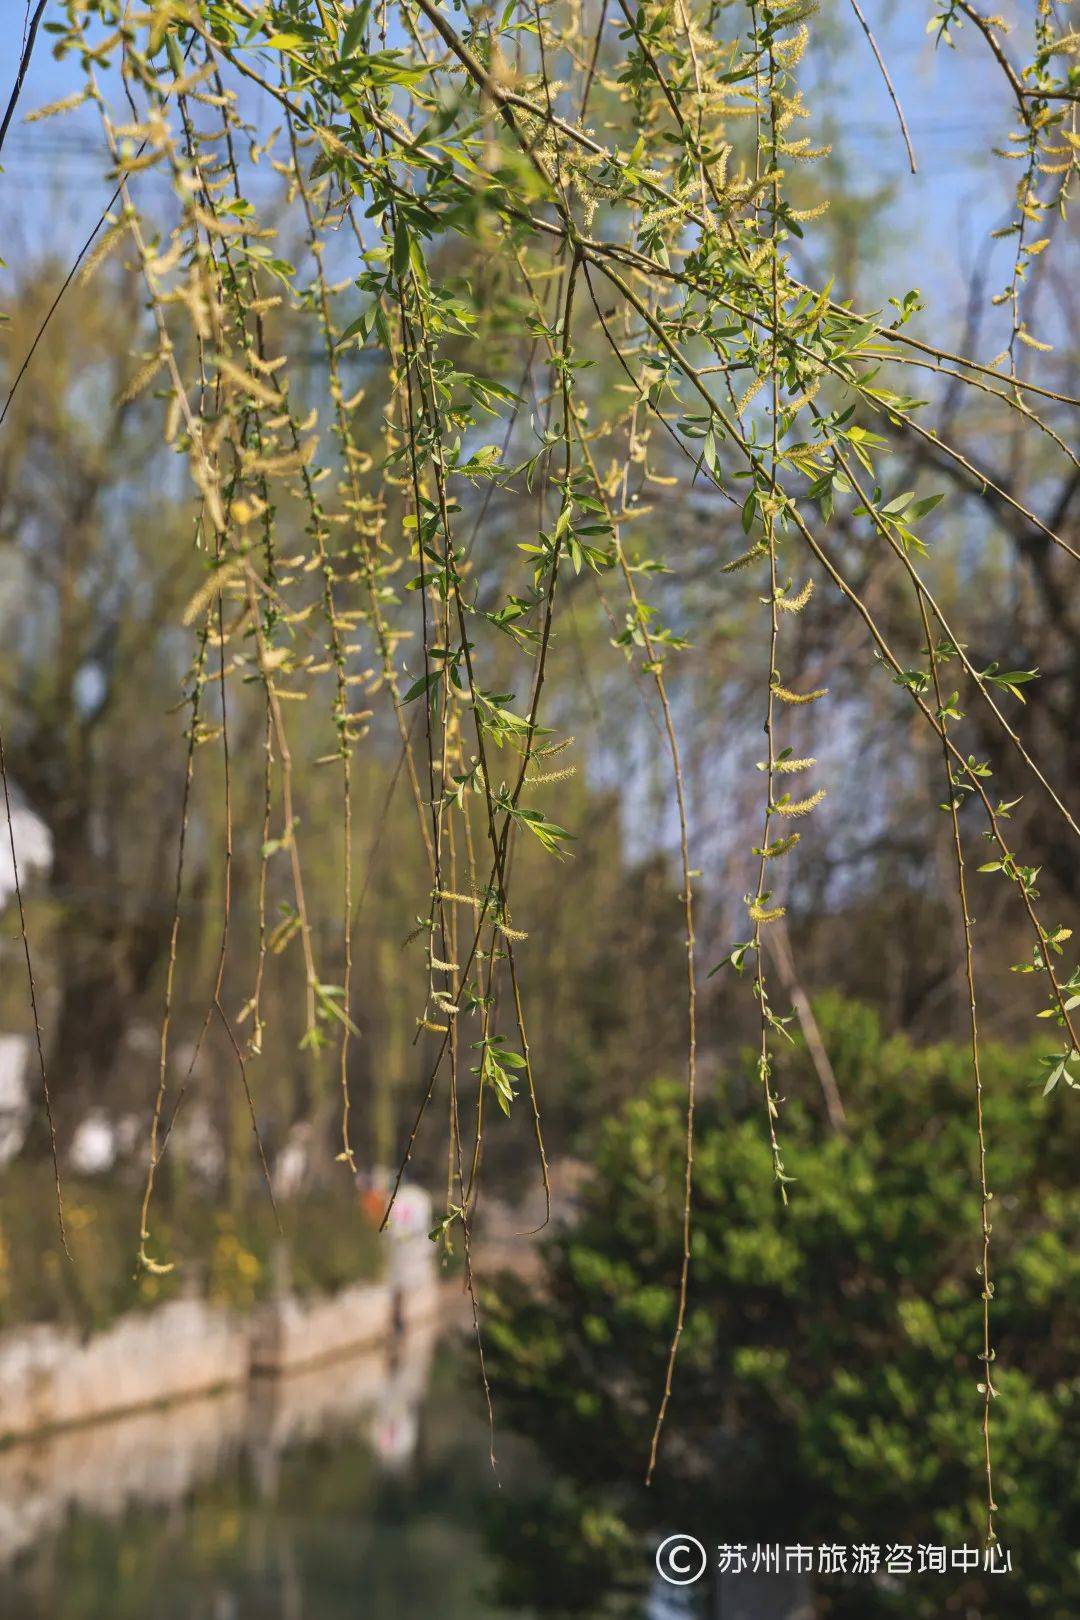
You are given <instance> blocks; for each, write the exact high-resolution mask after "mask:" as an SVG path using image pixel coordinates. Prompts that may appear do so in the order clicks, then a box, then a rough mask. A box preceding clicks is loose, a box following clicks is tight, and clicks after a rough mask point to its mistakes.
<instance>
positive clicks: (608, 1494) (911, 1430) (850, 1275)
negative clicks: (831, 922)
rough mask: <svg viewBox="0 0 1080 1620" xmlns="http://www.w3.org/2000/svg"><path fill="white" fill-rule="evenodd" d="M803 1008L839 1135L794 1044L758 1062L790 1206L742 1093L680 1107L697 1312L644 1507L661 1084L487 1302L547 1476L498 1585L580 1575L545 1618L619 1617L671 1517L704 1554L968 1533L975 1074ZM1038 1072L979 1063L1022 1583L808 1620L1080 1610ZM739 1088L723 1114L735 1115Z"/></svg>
mask: <svg viewBox="0 0 1080 1620" xmlns="http://www.w3.org/2000/svg"><path fill="white" fill-rule="evenodd" d="M820 1017H821V1021H822V1024H823V1027H824V1031H825V1037H826V1042H827V1045H828V1047H829V1050H830V1052H831V1054H832V1056H833V1061H834V1063H835V1066H836V1069H837V1075H838V1080H839V1083H840V1087H841V1090H842V1093H843V1097H844V1101H845V1104H846V1107H847V1112H848V1117H849V1124H850V1137H849V1140H847V1141H841V1140H839V1139H837V1138H836V1137H835V1136H832V1135H830V1134H829V1132H828V1130H827V1128H826V1127H825V1125H824V1124H823V1122H822V1117H821V1109H820V1106H819V1099H818V1095H817V1085H816V1081H815V1079H814V1076H813V1072H812V1070H811V1069H810V1067H809V1064H808V1062H807V1059H806V1056H805V1054H804V1053H802V1052H799V1051H794V1052H792V1053H791V1054H790V1055H789V1056H788V1057H787V1058H786V1059H785V1060H784V1061H783V1063H782V1064H781V1065H780V1066H779V1068H778V1090H779V1092H780V1094H781V1096H782V1097H783V1099H784V1102H783V1105H782V1114H781V1121H780V1129H781V1135H782V1139H783V1148H784V1156H785V1163H786V1165H787V1168H788V1170H789V1172H790V1174H791V1175H793V1176H794V1177H795V1178H796V1182H795V1184H794V1186H792V1187H791V1188H790V1193H791V1202H790V1205H789V1207H788V1208H786V1209H785V1208H783V1207H782V1206H781V1204H780V1202H779V1200H778V1198H777V1196H776V1189H775V1183H774V1182H773V1180H772V1175H771V1164H770V1155H769V1150H768V1145H767V1139H766V1132H765V1121H764V1113H763V1107H762V1105H761V1103H760V1093H758V1099H759V1101H758V1107H757V1108H756V1109H754V1108H751V1107H750V1098H751V1097H752V1095H753V1092H752V1088H746V1087H744V1086H743V1085H742V1077H741V1076H739V1075H735V1076H732V1077H731V1083H730V1084H728V1085H727V1086H726V1087H725V1086H719V1087H717V1088H716V1092H715V1094H714V1095H712V1096H710V1097H708V1098H706V1100H705V1102H704V1104H703V1106H702V1108H701V1111H700V1114H699V1132H698V1144H697V1150H696V1155H695V1159H696V1163H695V1169H696V1183H695V1189H696V1190H695V1219H694V1240H693V1254H694V1263H693V1269H692V1277H691V1288H690V1301H689V1313H688V1317H687V1326H686V1332H685V1335H684V1338H683V1344H682V1351H681V1356H680V1361H679V1366H678V1370H677V1374H676V1380H675V1391H674V1396H673V1399H672V1403H671V1408H670V1411H669V1414H668V1419H667V1427H666V1431H665V1435H664V1439H663V1444H662V1449H661V1461H660V1466H659V1469H658V1472H657V1476H656V1480H655V1482H654V1485H653V1487H652V1489H651V1490H649V1491H645V1490H644V1488H643V1484H642V1481H643V1475H644V1470H645V1461H646V1452H647V1446H648V1438H649V1434H650V1432H651V1427H652V1419H653V1415H654V1412H655V1408H656V1404H657V1401H658V1397H659V1393H660V1389H661V1385H662V1379H663V1363H664V1357H665V1351H666V1338H667V1330H668V1329H669V1328H670V1324H671V1319H672V1314H673V1302H674V1301H673V1296H674V1287H675V1282H676V1278H677V1274H678V1262H679V1255H680V1252H681V1181H682V1175H683V1125H682V1119H681V1113H682V1110H681V1105H680V1088H679V1087H678V1086H675V1085H671V1084H661V1085H658V1086H656V1087H655V1088H654V1089H653V1090H652V1091H651V1092H650V1094H649V1095H647V1096H646V1097H644V1098H642V1099H641V1100H639V1101H637V1102H634V1103H633V1104H631V1105H630V1106H629V1107H627V1108H626V1109H625V1110H624V1111H623V1113H622V1114H621V1115H620V1117H618V1118H617V1119H615V1120H614V1121H612V1122H611V1124H610V1125H609V1126H608V1127H607V1128H606V1130H605V1131H604V1133H603V1138H602V1141H601V1144H600V1147H599V1152H598V1155H597V1160H596V1173H595V1176H594V1178H593V1180H592V1182H591V1186H590V1188H589V1190H588V1192H587V1194H586V1196H585V1200H584V1207H583V1210H582V1214H581V1218H580V1221H579V1222H578V1223H577V1224H575V1226H574V1227H573V1229H572V1230H570V1231H568V1232H565V1233H561V1234H559V1235H558V1236H556V1237H555V1238H554V1239H553V1240H552V1241H551V1242H550V1243H549V1244H548V1246H547V1249H546V1266H545V1274H544V1277H543V1281H542V1283H541V1284H540V1285H539V1286H538V1287H536V1288H532V1289H530V1288H529V1287H527V1286H526V1285H524V1284H522V1283H520V1282H514V1281H512V1280H510V1279H506V1280H505V1281H504V1282H502V1283H501V1284H500V1293H499V1299H498V1301H497V1302H496V1306H495V1309H494V1311H493V1313H492V1322H491V1329H490V1338H491V1341H492V1343H491V1354H490V1361H491V1368H492V1372H493V1376H494V1390H495V1398H496V1411H497V1414H498V1415H500V1416H501V1420H502V1422H503V1423H504V1424H509V1425H510V1426H512V1427H514V1428H516V1429H518V1430H520V1431H522V1432H524V1433H527V1434H529V1435H530V1436H532V1438H533V1439H534V1440H535V1441H536V1443H537V1444H538V1446H539V1447H540V1449H541V1452H542V1454H543V1457H544V1458H545V1459H546V1462H547V1463H548V1464H549V1465H550V1467H551V1471H552V1474H553V1480H552V1484H551V1486H550V1488H545V1491H544V1493H543V1497H542V1498H540V1497H537V1499H536V1500H535V1501H532V1502H530V1503H527V1504H524V1505H522V1504H517V1505H516V1506H515V1505H514V1504H508V1509H509V1511H508V1512H507V1513H506V1514H504V1515H503V1516H502V1518H503V1521H504V1522H503V1523H502V1525H501V1531H500V1534H501V1535H502V1537H503V1538H504V1543H505V1544H506V1545H508V1546H509V1548H510V1551H509V1554H508V1555H506V1556H505V1557H504V1564H503V1570H504V1574H503V1580H504V1586H505V1588H506V1591H507V1594H508V1595H520V1594H521V1593H522V1592H524V1591H528V1592H529V1594H530V1596H531V1597H532V1600H533V1601H534V1602H535V1601H536V1592H537V1590H538V1589H539V1588H540V1587H542V1586H543V1585H544V1583H543V1582H536V1581H533V1580H530V1579H528V1578H527V1574H526V1573H523V1572H525V1571H526V1570H527V1566H528V1563H529V1560H530V1559H531V1558H532V1557H533V1556H534V1551H533V1550H534V1549H535V1556H539V1552H540V1550H541V1549H546V1552H545V1553H544V1556H545V1557H548V1558H553V1557H556V1556H559V1557H562V1556H564V1554H565V1560H566V1567H567V1568H568V1569H571V1570H572V1571H573V1576H574V1578H573V1582H572V1587H573V1591H574V1593H575V1602H574V1603H572V1604H571V1603H568V1602H567V1601H566V1600H565V1599H560V1598H559V1596H558V1594H554V1593H553V1594H552V1597H551V1602H552V1603H553V1604H554V1605H555V1606H556V1607H557V1608H561V1609H563V1610H565V1611H567V1612H578V1613H584V1612H588V1613H591V1614H600V1613H617V1612H629V1613H633V1612H640V1610H639V1609H637V1608H635V1604H636V1603H638V1602H639V1599H638V1598H635V1596H634V1595H633V1593H632V1592H631V1593H627V1590H626V1587H627V1581H626V1577H627V1571H628V1569H637V1570H639V1571H640V1572H641V1579H642V1580H644V1579H645V1576H646V1573H647V1572H648V1569H649V1559H648V1544H647V1540H646V1538H647V1535H648V1534H649V1533H650V1532H656V1531H659V1530H660V1529H663V1528H665V1527H666V1528H669V1529H670V1528H671V1527H676V1528H678V1529H685V1530H688V1531H691V1532H693V1533H695V1534H697V1535H698V1536H699V1538H700V1539H701V1540H702V1541H703V1542H705V1543H706V1544H709V1543H712V1544H715V1543H717V1542H735V1541H742V1542H748V1543H751V1544H753V1543H754V1542H757V1541H762V1542H764V1541H777V1540H779V1541H781V1542H795V1541H802V1542H804V1543H805V1542H823V1541H835V1542H840V1543H848V1544H852V1543H856V1542H868V1543H875V1542H876V1543H878V1544H880V1545H881V1546H882V1548H884V1547H885V1546H886V1545H887V1544H895V1543H912V1544H915V1545H917V1544H918V1543H920V1542H935V1543H939V1544H944V1545H947V1546H957V1545H961V1544H963V1543H965V1542H966V1543H968V1544H969V1545H970V1544H976V1543H978V1542H979V1540H980V1538H981V1533H982V1528H983V1525H984V1520H985V1506H984V1504H985V1480H984V1476H983V1471H982V1462H981V1442H982V1437H981V1432H980V1417H981V1407H982V1397H981V1396H980V1394H979V1391H978V1387H977V1386H978V1384H979V1382H980V1381H981V1379H982V1377H983V1369H982V1363H981V1362H980V1361H979V1359H978V1354H979V1351H980V1350H981V1347H982V1340H981V1331H982V1330H981V1303H980V1278H979V1276H978V1275H977V1273H976V1266H977V1264H978V1262H979V1260H980V1258H981V1254H980V1241H979V1220H980V1217H979V1199H978V1193H977V1181H976V1164H975V1132H974V1099H973V1089H972V1081H971V1075H970V1068H969V1062H968V1058H967V1055H966V1053H965V1052H964V1051H963V1050H962V1049H960V1048H958V1047H956V1046H952V1045H939V1046H933V1047H927V1048H923V1049H917V1048H915V1047H913V1046H912V1045H911V1044H910V1043H909V1042H908V1041H907V1040H905V1039H903V1038H900V1037H893V1038H885V1037H884V1036H883V1035H882V1033H881V1030H880V1026H879V1023H878V1021H877V1018H876V1016H875V1015H874V1014H873V1013H871V1012H869V1011H867V1010H866V1009H864V1008H861V1007H857V1006H851V1005H845V1004H843V1003H841V1002H839V1001H838V1000H832V1001H826V1003H825V1004H824V1005H823V1006H822V1007H821V1008H820ZM746 1071H747V1073H749V1074H751V1075H752V1074H753V1063H752V1060H751V1059H748V1060H747V1064H746ZM1038 1072H1039V1071H1038V1062H1037V1059H1036V1058H1035V1057H1034V1056H1033V1055H1030V1054H1017V1053H1010V1052H1008V1051H1006V1050H1004V1049H1001V1048H994V1047H990V1048H988V1049H987V1051H986V1053H985V1057H984V1086H985V1092H986V1133H987V1142H988V1157H989V1175H990V1186H991V1189H992V1191H993V1193H994V1199H993V1205H992V1209H993V1212H994V1213H993V1235H992V1264H991V1275H992V1277H993V1279H994V1284H995V1293H994V1298H993V1301H992V1342H993V1344H994V1346H995V1349H996V1354H997V1359H996V1361H995V1363H994V1369H993V1382H994V1385H995V1386H996V1388H997V1390H998V1392H999V1395H998V1399H997V1400H996V1401H995V1402H994V1403H993V1408H992V1416H993V1427H992V1433H993V1447H994V1481H995V1494H996V1500H997V1503H998V1506H999V1509H1000V1512H999V1516H998V1530H999V1535H1000V1537H1001V1541H1002V1545H1003V1546H1004V1547H1007V1548H1008V1549H1009V1550H1010V1551H1011V1554H1012V1561H1013V1570H1014V1573H1013V1574H1012V1575H1011V1576H997V1577H991V1576H984V1575H982V1574H981V1573H978V1574H976V1575H974V1576H971V1577H965V1576H963V1575H961V1574H959V1573H956V1574H949V1575H946V1576H941V1575H938V1576H933V1577H930V1576H927V1577H924V1578H923V1579H922V1580H921V1581H920V1580H919V1579H917V1578H911V1579H906V1580H904V1581H902V1582H901V1583H900V1585H899V1587H898V1588H897V1589H896V1590H893V1591H890V1590H888V1589H886V1588H885V1587H883V1586H882V1587H875V1586H873V1585H872V1584H871V1583H870V1582H868V1581H867V1580H866V1579H865V1578H863V1579H861V1580H859V1581H858V1582H853V1583H851V1584H850V1585H845V1583H844V1582H843V1581H842V1580H836V1581H827V1580H826V1581H819V1585H818V1604H819V1609H818V1612H819V1613H820V1614H822V1615H829V1616H841V1615H843V1616H845V1617H848V1616H850V1617H852V1620H854V1617H855V1616H859V1617H860V1620H861V1617H864V1616H879V1615H880V1616H883V1617H884V1616H893V1615H897V1616H901V1615H902V1616H904V1617H905V1620H922V1617H926V1620H930V1617H933V1620H938V1617H940V1616H941V1615H944V1614H954V1613H955V1614H957V1615H963V1616H965V1620H977V1617H983V1616H986V1617H989V1616H994V1617H995V1620H999V1617H1004V1616H1009V1617H1012V1616H1015V1617H1021V1616H1024V1617H1026V1616H1031V1617H1034V1616H1039V1617H1040V1620H1066V1617H1073V1616H1075V1615H1076V1614H1077V1613H1080V1558H1078V1555H1077V1552H1076V1542H1077V1538H1076V1535H1075V1531H1076V1528H1077V1523H1078V1520H1080V1483H1078V1470H1077V1457H1078V1455H1080V1444H1078V1442H1080V1432H1078V1429H1080V1425H1078V1415H1080V1398H1078V1397H1080V1377H1078V1374H1077V1367H1076V1356H1075V1352H1076V1347H1077V1345H1078V1343H1080V1334H1078V1332H1077V1314H1076V1313H1077V1299H1078V1297H1080V1296H1078V1289H1077V1284H1078V1281H1080V1257H1078V1255H1077V1252H1076V1247H1075V1238H1076V1234H1077V1230H1078V1222H1077V1213H1078V1198H1077V1192H1076V1188H1075V1170H1076V1164H1077V1162H1078V1156H1077V1152H1076V1146H1077V1140H1076V1139H1077V1130H1076V1111H1075V1110H1074V1109H1070V1107H1069V1106H1068V1105H1069V1103H1070V1102H1071V1099H1070V1098H1068V1097H1065V1098H1059V1097H1057V1096H1054V1097H1051V1098H1047V1099H1045V1100H1043V1099H1041V1097H1040V1093H1039V1090H1038V1088H1037V1087H1036V1086H1035V1085H1034V1084H1033V1082H1034V1080H1035V1078H1036V1076H1037V1075H1038ZM737 1094H741V1095H742V1097H743V1099H744V1102H745V1107H742V1108H736V1107H734V1106H733V1105H732V1104H731V1102H730V1101H729V1100H728V1099H729V1098H730V1097H731V1096H732V1095H737ZM589 1524H592V1525H594V1526H595V1525H596V1524H602V1525H604V1526H605V1527H606V1528H605V1533H604V1535H602V1536H599V1535H591V1536H590V1535H589V1534H587V1533H586V1531H587V1527H588V1525H589ZM628 1535H629V1536H632V1537H633V1538H635V1540H634V1541H633V1542H631V1543H630V1544H631V1545H635V1544H636V1547H637V1550H638V1555H637V1556H636V1557H629V1558H628V1556H627V1545H628V1542H627V1537H628ZM507 1537H508V1538H509V1541H508V1542H506V1538H507ZM556 1547H557V1548H558V1552H557V1553H556V1551H555V1548H556ZM515 1549H516V1551H515ZM547 1584H548V1585H549V1586H550V1585H551V1584H552V1583H550V1582H549V1583H547Z"/></svg>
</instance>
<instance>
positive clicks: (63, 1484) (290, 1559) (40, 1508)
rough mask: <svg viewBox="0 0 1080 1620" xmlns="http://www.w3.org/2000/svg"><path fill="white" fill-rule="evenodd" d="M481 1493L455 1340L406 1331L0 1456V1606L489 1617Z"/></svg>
mask: <svg viewBox="0 0 1080 1620" xmlns="http://www.w3.org/2000/svg"><path fill="white" fill-rule="evenodd" d="M507 1464H509V1466H510V1467H511V1468H512V1466H513V1460H512V1456H511V1457H508V1458H507V1462H506V1463H504V1468H505V1467H506V1466H507ZM490 1489H491V1483H490V1475H489V1474H488V1473H487V1463H486V1436H485V1434H484V1432H483V1427H482V1424H480V1423H479V1421H478V1420H477V1419H476V1418H475V1417H474V1416H473V1413H472V1409H471V1405H470V1404H469V1403H468V1402H467V1401H466V1400H465V1399H464V1397H463V1395H462V1392H461V1388H460V1380H459V1368H458V1365H457V1355H456V1351H455V1350H454V1349H453V1348H452V1347H451V1346H450V1345H448V1344H446V1343H445V1342H444V1343H439V1342H438V1341H437V1340H436V1339H435V1337H434V1336H433V1334H432V1333H431V1332H430V1331H429V1332H427V1333H425V1332H422V1331H417V1332H414V1333H410V1335H409V1336H408V1337H407V1339H406V1340H404V1341H403V1342H402V1343H401V1345H400V1347H399V1349H398V1350H397V1351H396V1352H392V1353H388V1352H380V1353H378V1354H373V1353H370V1354H366V1355H362V1356H353V1357H350V1358H348V1359H347V1360H341V1361H337V1362H334V1363H332V1364H329V1365H325V1366H323V1367H320V1368H316V1369H312V1370H310V1371H307V1372H303V1373H299V1374H296V1375H293V1376H291V1377H288V1378H284V1379H279V1380H260V1381H257V1382H256V1383H255V1384H253V1385H252V1386H251V1388H250V1390H244V1391H231V1392H227V1393H223V1394H221V1395H219V1396H216V1397H213V1398H209V1399H204V1400H198V1401H191V1402H186V1403H184V1404H183V1405H180V1406H175V1407H171V1408H169V1409H166V1410H160V1411H154V1412H145V1413H141V1414H137V1415H134V1416H130V1417H126V1418H123V1419H119V1420H117V1421H115V1422H110V1423H104V1424H97V1425H94V1426H93V1427H87V1428H85V1429H80V1430H72V1431H69V1432H68V1433H65V1434H58V1435H55V1436H53V1437H50V1438H48V1439H44V1440H40V1441H35V1442H32V1443H28V1444H19V1445H13V1446H11V1447H9V1448H7V1449H6V1450H4V1451H2V1452H0V1566H2V1568H0V1614H2V1615H3V1616H4V1617H5V1620H346V1616H347V1617H348V1620H368V1617H370V1620H383V1617H385V1620H389V1617H390V1616H394V1617H395V1620H397V1617H405V1620H408V1617H412V1616H416V1617H417V1620H419V1617H421V1616H423V1617H424V1620H431V1617H434V1616H438V1617H439V1620H458V1617H459V1616H460V1617H461V1620H465V1617H466V1616H468V1617H470V1620H484V1617H485V1616H491V1617H492V1620H494V1617H495V1616H496V1615H500V1616H505V1614H506V1611H505V1610H503V1609H496V1608H495V1607H494V1606H493V1605H490V1604H489V1602H488V1599H487V1597H486V1593H485V1589H486V1587H487V1585H488V1584H489V1574H488V1569H487V1566H486V1561H485V1554H484V1552H483V1549H482V1547H481V1544H480V1541H479V1539H478V1537H477V1535H476V1533H475V1528H474V1526H475V1525H476V1523H477V1518H478V1516H477V1512H476V1509H477V1507H478V1500H477V1499H478V1496H479V1494H480V1493H481V1492H490Z"/></svg>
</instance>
